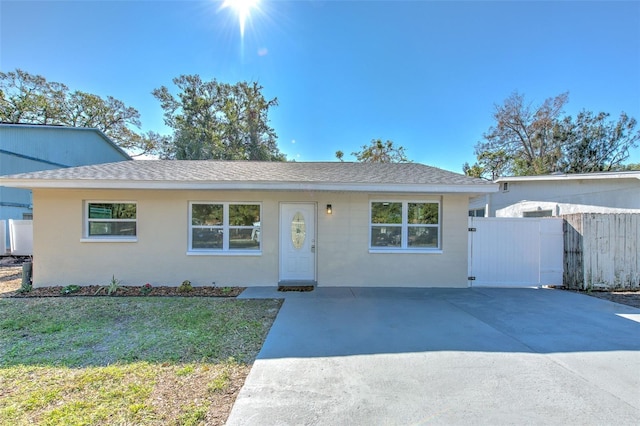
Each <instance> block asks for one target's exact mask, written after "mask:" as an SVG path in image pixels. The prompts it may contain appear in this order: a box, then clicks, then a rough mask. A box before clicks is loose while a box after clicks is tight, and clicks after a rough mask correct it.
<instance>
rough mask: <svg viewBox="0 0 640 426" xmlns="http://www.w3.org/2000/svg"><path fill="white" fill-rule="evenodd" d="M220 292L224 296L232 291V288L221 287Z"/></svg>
mask: <svg viewBox="0 0 640 426" xmlns="http://www.w3.org/2000/svg"><path fill="white" fill-rule="evenodd" d="M220 291H221V292H222V294H224V295H225V296H226V295H228V294H229V293H231V292H232V291H233V287H222V289H221V290H220Z"/></svg>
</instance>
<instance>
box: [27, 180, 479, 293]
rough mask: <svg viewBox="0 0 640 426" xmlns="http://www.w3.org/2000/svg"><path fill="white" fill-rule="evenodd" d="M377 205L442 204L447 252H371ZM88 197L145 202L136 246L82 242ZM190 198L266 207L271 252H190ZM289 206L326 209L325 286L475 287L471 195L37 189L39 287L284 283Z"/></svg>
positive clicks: (264, 230)
mask: <svg viewBox="0 0 640 426" xmlns="http://www.w3.org/2000/svg"><path fill="white" fill-rule="evenodd" d="M370 199H408V200H420V199H427V200H442V219H441V226H442V252H441V253H419V254H418V253H413V254H407V253H392V254H382V253H370V252H369V248H368V238H369V228H368V221H369V217H368V215H369V200H370ZM85 200H100V201H108V200H113V201H136V202H137V203H138V204H137V206H138V207H137V216H138V233H137V234H138V238H137V242H106V243H105V242H81V241H80V240H81V238H82V230H83V202H84V201H85ZM189 201H240V202H261V203H262V218H261V222H262V223H261V237H262V255H261V256H216V255H208V256H189V255H187V245H188V242H187V241H188V240H187V239H188V235H187V234H188V209H189V207H188V202H189ZM280 202H316V203H317V205H318V212H317V218H318V219H317V222H318V223H317V226H318V231H317V279H318V285H319V286H412V287H422V286H423V287H466V286H467V277H466V274H467V205H468V197H467V196H466V195H446V196H444V197H440V196H426V195H423V196H409V197H407V196H393V195H385V196H383V197H381V196H379V195H371V194H365V193H334V192H317V193H314V192H272V193H257V192H221V191H131V190H127V191H124V190H123V191H111V190H102V191H81V190H36V191H34V218H35V221H34V285H35V286H36V287H39V286H47V285H67V284H80V285H90V284H106V283H107V282H108V281H109V279H110V278H111V276H112V275H115V277H116V278H118V279H120V280H121V281H122V283H123V284H124V285H141V284H144V283H146V282H149V283H151V284H153V285H178V284H179V283H180V282H182V281H183V280H185V279H188V280H190V281H191V282H192V283H193V284H194V285H211V284H212V282H215V283H216V285H218V286H235V285H239V286H275V285H277V283H278V279H279V271H278V267H279V266H278V265H279V262H278V259H279V247H278V245H279V238H278V235H279V234H278V233H279V229H278V228H279V203H280ZM326 204H332V206H333V214H332V215H327V214H326V213H325V206H326Z"/></svg>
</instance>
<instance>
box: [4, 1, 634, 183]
mask: <svg viewBox="0 0 640 426" xmlns="http://www.w3.org/2000/svg"><path fill="white" fill-rule="evenodd" d="M259 7H260V10H258V11H254V12H253V13H252V16H251V18H250V20H249V21H248V22H247V26H246V32H245V36H244V38H243V39H241V37H240V31H239V26H238V22H237V19H236V16H235V15H234V14H233V12H232V11H231V10H229V9H224V10H220V2H216V1H213V0H210V1H195V0H183V1H135V0H129V1H91V0H86V1H29V0H22V1H7V0H1V1H0V37H1V38H0V69H2V70H3V71H11V70H14V69H15V68H22V69H24V70H26V71H28V72H30V73H33V74H41V75H43V76H44V77H46V78H47V79H48V80H50V81H58V82H61V83H65V84H66V85H67V86H69V87H70V88H71V89H72V90H83V91H87V92H91V93H95V94H98V95H101V96H107V95H111V96H114V97H116V98H118V99H121V100H123V101H124V102H125V103H127V104H128V105H130V106H133V107H135V108H137V109H138V110H139V111H140V113H141V116H142V117H141V118H142V124H143V130H144V131H147V130H154V131H158V132H160V133H168V132H169V129H167V128H166V127H165V126H164V123H163V118H162V110H161V108H160V106H159V102H158V101H156V100H155V99H154V98H153V96H152V95H151V91H152V90H153V89H154V88H157V87H160V86H161V85H166V86H168V87H170V88H171V87H172V83H171V80H172V78H174V77H176V76H178V75H180V74H200V75H201V76H202V77H203V78H204V79H212V78H214V77H215V78H217V79H218V80H219V81H224V82H229V83H235V82H238V81H242V80H248V81H258V82H259V83H260V84H261V85H262V86H263V87H264V92H263V93H264V94H265V96H266V97H268V98H272V97H278V100H279V103H280V105H279V106H278V107H276V108H275V109H274V110H273V111H272V112H271V114H270V118H271V125H272V127H273V128H274V129H275V130H276V132H277V134H278V144H279V147H280V149H281V150H282V151H283V152H285V153H286V154H287V155H288V158H289V159H295V160H297V161H333V160H335V157H334V153H335V151H336V150H338V149H340V150H343V151H344V152H345V153H346V154H349V153H350V152H352V151H355V150H357V149H358V148H359V147H360V146H361V145H364V144H368V143H369V142H370V140H371V139H374V138H381V139H383V140H387V139H391V140H393V141H394V142H395V143H396V144H398V145H402V146H404V147H405V148H406V150H407V154H408V156H409V157H410V158H411V159H412V160H414V161H418V162H421V163H425V164H430V165H434V166H437V167H442V168H444V169H448V170H452V171H456V172H460V171H461V165H462V163H464V162H465V161H468V162H470V163H472V162H473V161H474V159H475V156H474V155H473V147H474V145H475V143H476V142H477V141H479V140H480V139H481V138H482V134H483V132H485V131H487V129H488V128H489V127H490V126H491V125H492V124H493V119H492V110H493V105H494V104H496V103H501V102H502V101H503V100H504V99H505V98H506V97H507V96H509V95H510V94H511V93H512V92H513V91H516V90H517V91H519V92H521V93H524V94H525V95H526V97H527V99H528V100H529V101H532V102H534V103H536V104H537V103H540V102H542V101H543V100H544V99H545V98H548V97H551V96H555V95H558V94H560V93H562V92H565V91H569V92H570V95H569V96H570V101H569V104H568V106H567V108H566V109H565V111H566V112H567V113H568V114H572V115H575V114H576V113H577V112H578V111H580V110H582V109H587V110H592V111H606V112H609V113H611V114H612V115H613V116H616V117H617V116H618V115H619V113H620V112H622V111H625V112H626V113H627V114H629V115H631V116H632V117H635V118H637V119H640V2H638V1H633V2H611V1H607V2H574V1H567V2H548V1H544V2H543V1H534V2H520V1H513V2H505V1H496V2H486V1H467V2H455V1H450V2H434V1H419V0H417V1H340V0H335V1H316V0H297V1H286V0H283V1H279V0H262V2H261V3H260V6H259ZM346 159H347V160H349V159H350V157H349V156H347V157H346ZM629 162H640V149H635V150H634V151H633V153H632V157H631V158H630V159H629Z"/></svg>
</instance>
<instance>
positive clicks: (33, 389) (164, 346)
mask: <svg viewBox="0 0 640 426" xmlns="http://www.w3.org/2000/svg"><path fill="white" fill-rule="evenodd" d="M279 307H280V301H276V300H262V301H258V300H237V299H212V298H42V299H0V424H17V425H20V424H25V425H26V424H43V425H49V424H77V425H80V424H202V423H205V422H206V423H210V421H209V420H208V417H207V416H208V415H209V414H208V413H210V412H211V410H215V409H216V398H217V396H218V395H221V394H224V393H226V392H228V389H229V388H230V387H231V386H232V385H233V383H234V380H235V381H238V380H244V374H246V373H247V372H248V369H249V368H248V366H247V364H248V363H251V362H252V361H253V359H254V358H255V356H256V354H257V352H258V351H259V350H260V347H261V346H262V343H263V341H264V338H265V336H266V333H267V331H268V330H269V328H270V326H271V324H272V322H273V319H274V318H275V315H276V314H277V311H278V309H279ZM236 384H237V383H236ZM236 387H238V386H235V387H234V389H235V388H236ZM214 417H215V416H214ZM225 418H226V417H225ZM214 423H215V422H214Z"/></svg>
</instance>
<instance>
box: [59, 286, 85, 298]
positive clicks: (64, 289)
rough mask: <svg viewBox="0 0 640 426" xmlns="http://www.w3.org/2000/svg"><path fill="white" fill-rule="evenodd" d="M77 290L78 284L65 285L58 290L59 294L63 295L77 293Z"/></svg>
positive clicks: (78, 288)
mask: <svg viewBox="0 0 640 426" xmlns="http://www.w3.org/2000/svg"><path fill="white" fill-rule="evenodd" d="M79 291H80V286H79V285H75V284H70V285H68V286H66V287H62V290H60V294H62V295H63V296H66V295H67V294H72V293H77V292H79Z"/></svg>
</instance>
